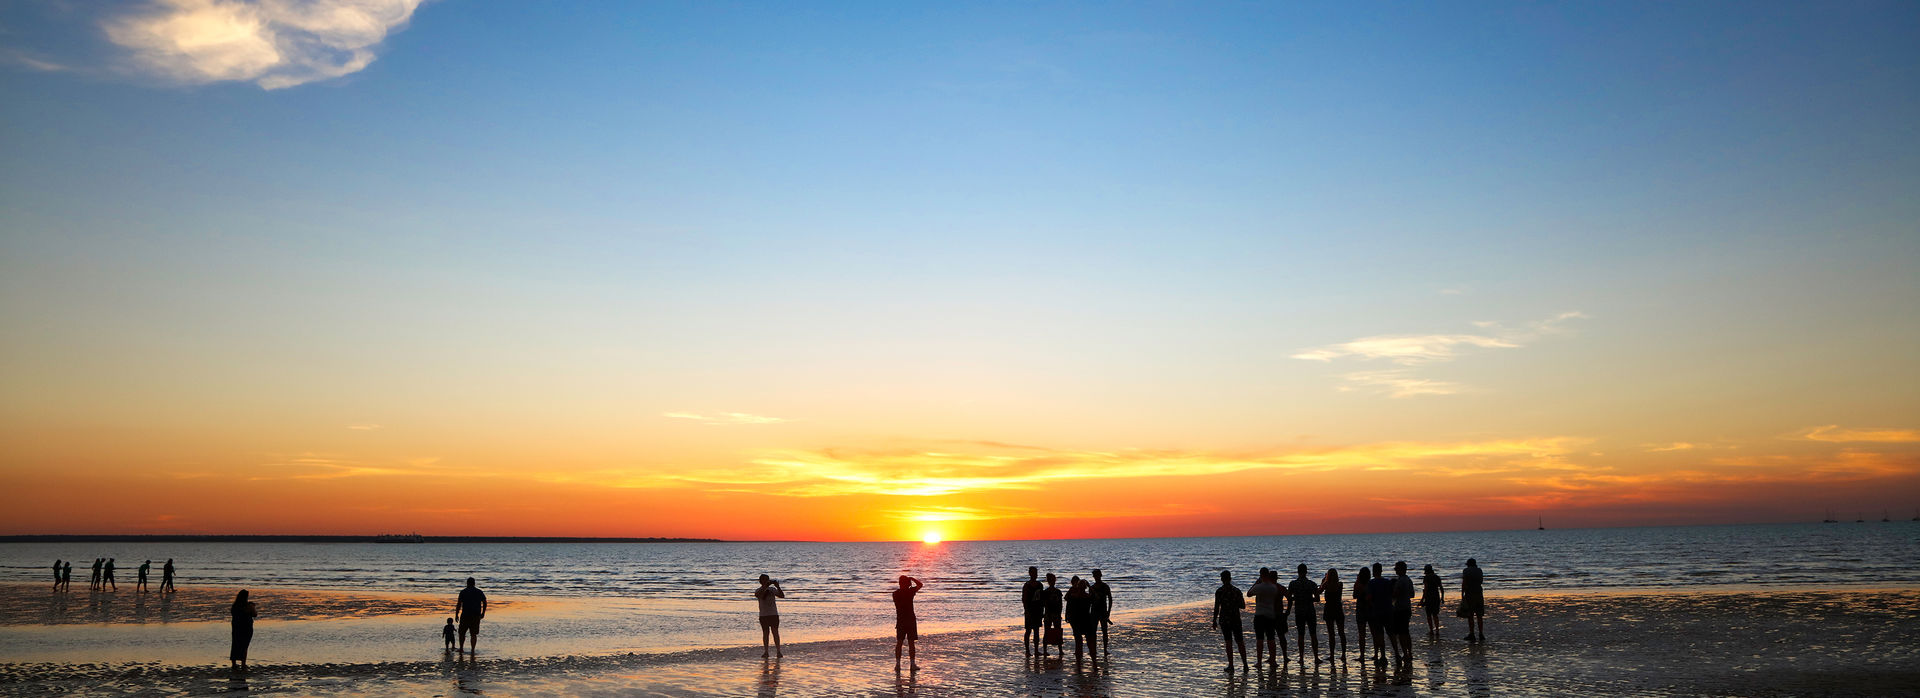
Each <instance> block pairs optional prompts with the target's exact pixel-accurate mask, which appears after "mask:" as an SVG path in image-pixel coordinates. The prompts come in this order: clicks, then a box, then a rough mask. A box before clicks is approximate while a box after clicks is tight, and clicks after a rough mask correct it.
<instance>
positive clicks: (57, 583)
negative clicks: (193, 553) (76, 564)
mask: <svg viewBox="0 0 1920 698" xmlns="http://www.w3.org/2000/svg"><path fill="white" fill-rule="evenodd" d="M152 568H153V561H152V560H148V561H146V562H142V563H140V574H139V577H138V581H136V582H135V583H134V590H135V591H142V592H144V591H149V589H148V587H147V570H150V569H152ZM113 573H114V559H113V558H110V557H96V558H94V559H93V575H92V576H91V577H90V578H89V579H88V581H87V588H88V589H91V590H93V591H119V590H120V584H119V583H118V582H117V581H115V580H114V575H113ZM72 588H73V562H72V561H71V560H54V561H53V590H54V591H68V590H70V589H72ZM159 591H161V592H162V593H165V592H170V591H176V589H174V588H173V558H167V564H166V565H165V566H163V567H162V568H161V569H160V589H159Z"/></svg>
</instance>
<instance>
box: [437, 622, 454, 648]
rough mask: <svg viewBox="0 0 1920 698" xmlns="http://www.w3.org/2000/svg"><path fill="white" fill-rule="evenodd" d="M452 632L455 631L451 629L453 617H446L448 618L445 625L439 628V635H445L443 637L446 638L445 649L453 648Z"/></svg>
mask: <svg viewBox="0 0 1920 698" xmlns="http://www.w3.org/2000/svg"><path fill="white" fill-rule="evenodd" d="M454 632H455V631H454V629H453V619H452V618H448V619H447V627H444V628H441V629H440V635H441V636H442V637H445V638H446V639H447V649H453V636H454Z"/></svg>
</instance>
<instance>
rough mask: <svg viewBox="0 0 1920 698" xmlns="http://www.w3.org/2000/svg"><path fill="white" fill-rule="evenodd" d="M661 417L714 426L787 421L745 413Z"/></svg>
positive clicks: (673, 413) (680, 414)
mask: <svg viewBox="0 0 1920 698" xmlns="http://www.w3.org/2000/svg"><path fill="white" fill-rule="evenodd" d="M660 416H662V417H666V418H668V419H685V420H690V421H695V422H699V423H701V424H714V425H721V424H779V423H781V422H785V421H787V420H786V419H784V418H781V417H767V416H764V415H757V414H747V413H745V412H716V413H714V414H700V413H698V412H668V413H665V414H662V415H660Z"/></svg>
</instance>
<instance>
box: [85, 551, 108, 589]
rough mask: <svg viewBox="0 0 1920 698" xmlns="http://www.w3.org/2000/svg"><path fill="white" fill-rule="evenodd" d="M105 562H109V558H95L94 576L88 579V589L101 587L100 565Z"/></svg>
mask: <svg viewBox="0 0 1920 698" xmlns="http://www.w3.org/2000/svg"><path fill="white" fill-rule="evenodd" d="M105 564H107V559H106V558H104V557H96V558H94V559H93V578H92V579H90V580H87V588H88V589H96V590H97V589H99V588H100V566H101V565H105Z"/></svg>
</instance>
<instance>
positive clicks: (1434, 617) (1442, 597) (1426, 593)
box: [1420, 565, 1447, 637]
mask: <svg viewBox="0 0 1920 698" xmlns="http://www.w3.org/2000/svg"><path fill="white" fill-rule="evenodd" d="M1420 587H1421V589H1420V608H1422V609H1424V610H1426V612H1427V635H1429V636H1432V637H1440V606H1441V605H1442V604H1445V603H1446V601H1447V589H1446V582H1445V581H1443V580H1441V579H1440V575H1439V573H1437V572H1434V571H1433V565H1427V566H1426V569H1425V573H1424V574H1423V575H1421V577H1420Z"/></svg>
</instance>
